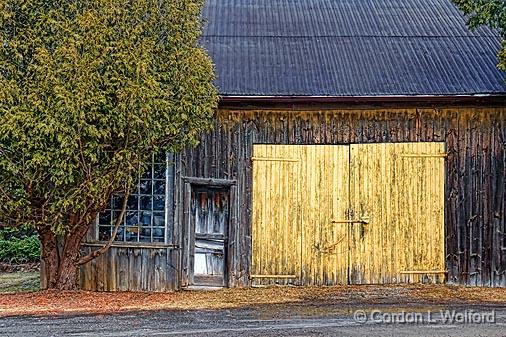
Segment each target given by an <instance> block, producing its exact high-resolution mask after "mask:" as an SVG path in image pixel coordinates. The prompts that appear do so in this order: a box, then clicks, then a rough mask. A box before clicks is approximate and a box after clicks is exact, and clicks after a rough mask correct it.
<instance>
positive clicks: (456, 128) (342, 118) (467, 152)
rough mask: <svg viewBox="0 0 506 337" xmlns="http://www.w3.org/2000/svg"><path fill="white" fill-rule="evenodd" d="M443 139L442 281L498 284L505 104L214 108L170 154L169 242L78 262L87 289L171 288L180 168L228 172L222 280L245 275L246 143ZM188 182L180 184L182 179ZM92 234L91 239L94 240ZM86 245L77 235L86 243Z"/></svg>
mask: <svg viewBox="0 0 506 337" xmlns="http://www.w3.org/2000/svg"><path fill="white" fill-rule="evenodd" d="M385 142H387V143H388V142H445V144H446V152H447V153H448V157H447V158H446V160H445V168H446V178H445V179H446V181H445V186H446V190H445V200H446V202H445V246H446V247H445V248H446V268H447V270H448V277H449V279H448V281H449V282H450V283H458V284H467V285H479V286H502V287H505V286H506V235H505V233H506V214H505V212H506V107H504V104H503V105H502V106H501V107H497V108H444V109H433V108H409V109H408V108H407V109H399V108H391V109H388V108H382V109H378V108H363V109H361V108H354V109H341V110H330V109H328V108H327V109H321V110H317V109H314V108H308V109H304V110H293V109H276V110H272V109H271V110H265V109H258V110H253V109H243V110H239V109H221V110H220V111H219V112H218V114H217V119H216V125H215V128H214V130H213V131H212V132H210V133H208V134H207V135H205V136H203V137H202V141H201V144H200V145H199V146H198V147H197V148H195V149H188V150H187V151H185V152H183V153H181V154H179V155H176V156H175V158H174V167H175V170H174V176H172V175H171V176H170V179H174V183H175V185H174V199H173V200H174V201H173V203H172V204H170V203H169V212H168V214H169V225H168V226H169V228H168V229H167V233H168V235H169V237H168V238H167V242H168V243H170V245H166V246H163V245H161V246H158V247H135V246H128V245H126V246H117V247H113V248H111V250H110V251H109V252H108V253H107V254H105V255H104V256H102V257H100V258H99V259H97V260H96V261H94V262H91V263H90V264H88V265H86V266H84V267H83V268H82V269H81V275H80V278H81V284H82V286H83V288H84V289H87V290H104V291H106V290H156V291H166V290H173V289H178V288H179V287H180V285H181V282H182V278H184V274H185V272H187V266H184V265H183V263H182V261H184V260H183V258H182V254H181V252H182V251H183V249H184V242H185V240H184V237H185V235H186V234H185V232H184V229H183V225H184V221H185V219H186V218H185V217H187V214H186V215H185V209H184V197H185V195H184V194H185V189H187V186H188V184H189V183H188V180H187V179H185V177H200V178H216V179H224V180H226V181H228V182H229V181H234V185H233V186H231V196H230V203H231V214H230V225H229V226H230V230H229V243H228V248H227V249H228V252H229V259H228V261H227V269H228V270H227V272H228V273H227V274H228V277H229V279H228V285H229V286H244V285H249V284H251V283H250V278H249V275H250V266H251V262H252V261H251V256H252V254H251V249H252V247H251V245H252V240H251V230H252V226H251V221H252V193H253V191H252V181H253V176H252V161H251V157H252V151H253V144H355V143H385ZM185 186H186V187H185ZM93 237H94V236H93V235H92V236H91V238H90V241H93ZM91 248H92V246H88V245H85V246H84V247H83V249H84V251H85V252H87V251H89V249H91Z"/></svg>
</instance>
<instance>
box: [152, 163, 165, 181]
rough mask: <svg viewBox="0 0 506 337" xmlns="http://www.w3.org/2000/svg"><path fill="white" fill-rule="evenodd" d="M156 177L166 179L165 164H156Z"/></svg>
mask: <svg viewBox="0 0 506 337" xmlns="http://www.w3.org/2000/svg"><path fill="white" fill-rule="evenodd" d="M153 178H154V179H165V164H155V176H154V177H153Z"/></svg>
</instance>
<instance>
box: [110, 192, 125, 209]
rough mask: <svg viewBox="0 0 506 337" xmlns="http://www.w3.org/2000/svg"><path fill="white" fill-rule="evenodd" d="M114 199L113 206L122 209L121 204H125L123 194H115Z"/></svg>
mask: <svg viewBox="0 0 506 337" xmlns="http://www.w3.org/2000/svg"><path fill="white" fill-rule="evenodd" d="M112 199H113V200H112V208H114V209H121V206H122V205H123V196H122V195H121V196H119V195H115V196H114V197H112Z"/></svg>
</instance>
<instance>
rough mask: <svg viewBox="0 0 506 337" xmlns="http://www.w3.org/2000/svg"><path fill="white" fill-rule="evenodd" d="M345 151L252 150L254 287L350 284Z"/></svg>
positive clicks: (332, 148) (268, 147) (321, 148)
mask: <svg viewBox="0 0 506 337" xmlns="http://www.w3.org/2000/svg"><path fill="white" fill-rule="evenodd" d="M348 171H349V149H348V146H320V145H304V146H296V145H255V146H254V147H253V221H252V222H253V227H252V241H253V256H252V268H251V270H252V272H251V277H252V279H253V283H254V284H271V283H278V284H280V283H281V284H283V283H290V284H328V285H332V284H345V283H348V244H349V243H348V234H349V233H348V228H347V227H343V226H333V224H332V219H334V218H343V217H345V216H346V211H347V207H348V202H349V195H348V193H349V179H348V175H347V174H341V173H342V172H348Z"/></svg>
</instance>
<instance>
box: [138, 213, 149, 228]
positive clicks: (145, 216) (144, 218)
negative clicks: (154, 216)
mask: <svg viewBox="0 0 506 337" xmlns="http://www.w3.org/2000/svg"><path fill="white" fill-rule="evenodd" d="M140 224H141V226H151V212H146V211H143V212H140Z"/></svg>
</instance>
